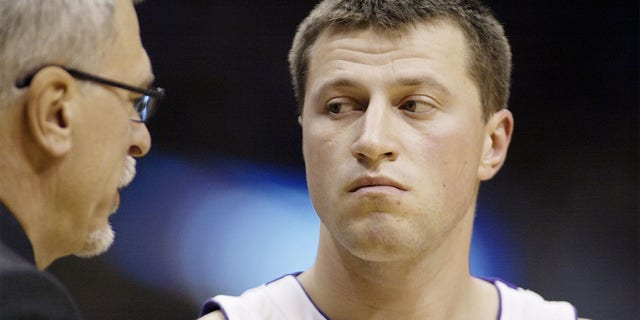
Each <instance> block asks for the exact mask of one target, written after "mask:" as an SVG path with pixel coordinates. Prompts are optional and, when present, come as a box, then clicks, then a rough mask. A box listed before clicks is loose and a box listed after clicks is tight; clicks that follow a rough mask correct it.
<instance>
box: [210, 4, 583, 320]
mask: <svg viewBox="0 0 640 320" xmlns="http://www.w3.org/2000/svg"><path fill="white" fill-rule="evenodd" d="M289 62H290V68H291V75H292V78H293V84H294V89H295V92H296V97H297V98H298V101H299V104H300V118H299V122H300V125H301V126H302V133H303V135H302V136H303V146H302V149H303V155H304V159H305V165H306V175H307V183H308V187H309V193H310V196H311V199H312V202H313V205H314V208H315V210H316V212H317V213H318V215H319V217H320V220H321V222H322V223H321V229H320V243H319V248H318V254H317V258H316V262H315V264H314V265H313V266H312V267H311V268H310V269H309V270H306V271H305V272H302V273H300V274H294V275H290V276H285V277H283V278H281V279H279V280H276V281H274V282H271V283H269V284H266V285H263V286H261V287H258V288H255V289H252V290H249V291H247V292H246V293H244V294H243V295H242V296H240V297H228V296H217V297H215V298H213V299H211V300H210V301H208V302H207V303H206V304H205V307H204V310H203V314H207V313H208V312H211V311H213V312H212V313H209V315H207V316H205V317H203V318H204V319H225V318H226V319H230V320H236V319H403V320H406V319H492V320H494V319H509V320H519V319H576V312H575V309H574V308H573V306H571V305H570V304H569V303H567V302H548V301H544V300H543V299H542V298H541V297H540V296H538V295H537V294H535V293H533V292H530V291H525V290H522V289H515V288H511V287H509V286H508V285H507V284H506V283H504V282H500V281H489V280H483V279H478V278H475V277H473V276H471V274H470V271H469V248H470V242H471V233H472V228H473V220H474V211H475V203H476V200H477V196H478V189H479V185H480V182H481V181H486V180H489V179H491V178H492V177H493V176H494V175H495V174H496V173H497V172H498V171H499V169H500V168H501V166H502V164H503V163H504V161H505V158H506V155H507V149H508V147H509V143H510V140H511V136H512V132H513V117H512V115H511V112H510V111H509V110H507V109H506V106H507V100H508V96H509V81H510V79H509V77H510V69H511V52H510V47H509V44H508V41H507V39H506V37H505V35H504V32H503V29H502V26H501V25H500V23H499V22H498V21H496V19H495V18H494V17H493V16H492V14H491V12H490V11H489V10H488V9H487V8H486V7H484V6H483V5H482V4H480V3H478V2H477V1H458V0H431V1H429V0H413V1H410V0H405V1H398V0H371V1H362V0H327V1H323V2H321V3H320V4H319V5H318V6H317V7H316V8H315V9H314V10H313V12H311V14H310V15H309V16H308V17H307V18H306V19H305V20H304V21H303V22H302V24H301V25H300V28H299V29H298V32H297V34H296V36H295V39H294V41H293V47H292V49H291V52H290V56H289Z"/></svg>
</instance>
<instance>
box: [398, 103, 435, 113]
mask: <svg viewBox="0 0 640 320" xmlns="http://www.w3.org/2000/svg"><path fill="white" fill-rule="evenodd" d="M433 108H434V106H433V105H432V104H431V103H428V102H425V101H418V100H408V101H405V102H403V103H402V104H401V105H400V107H399V109H400V110H406V111H408V112H412V113H425V112H429V111H431V110H432V109H433Z"/></svg>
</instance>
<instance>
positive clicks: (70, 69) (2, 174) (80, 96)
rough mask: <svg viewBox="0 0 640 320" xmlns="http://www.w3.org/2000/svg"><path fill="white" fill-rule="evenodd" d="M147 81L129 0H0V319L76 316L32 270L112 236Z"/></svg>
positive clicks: (52, 283) (141, 126)
mask: <svg viewBox="0 0 640 320" xmlns="http://www.w3.org/2000/svg"><path fill="white" fill-rule="evenodd" d="M152 80H153V74H152V71H151V64H150V61H149V58H148V56H147V53H146V51H145V50H144V48H143V46H142V43H141V40H140V36H139V28H138V20H137V16H136V12H135V9H134V8H133V2H132V1H131V0H95V1H81V0H76V1H44V0H21V1H5V0H2V1H0V211H1V213H0V217H1V219H2V233H1V236H2V243H1V244H0V276H1V279H0V318H2V319H14V318H17V319H23V318H29V319H41V318H42V319H45V318H46V319H71V318H74V317H77V316H78V312H77V308H76V307H75V305H74V303H73V302H72V300H71V299H70V297H69V296H68V294H67V293H66V291H65V290H64V288H63V287H62V286H61V285H60V284H59V283H58V282H57V281H56V280H55V279H54V278H53V277H52V276H50V275H49V274H47V273H45V272H41V271H39V270H37V269H44V268H46V267H47V266H48V265H50V264H51V263H52V262H53V261H54V260H55V259H58V258H60V257H63V256H66V255H70V254H75V255H78V256H84V257H89V256H94V255H97V254H100V253H102V252H104V251H106V250H107V249H108V248H109V246H110V245H111V243H112V242H113V238H114V234H113V231H112V230H111V226H110V225H109V221H108V218H109V215H111V214H112V213H113V212H114V211H115V210H116V209H117V207H118V205H119V201H120V196H119V194H118V191H119V189H120V188H122V187H124V186H126V185H127V184H128V183H129V182H131V180H132V179H133V177H134V175H135V159H134V158H135V157H142V156H144V155H145V154H146V153H147V152H148V151H149V148H150V146H151V138H150V135H149V131H148V130H147V128H146V126H145V123H144V121H145V120H147V118H148V116H149V115H150V114H151V113H152V111H153V110H154V106H155V104H156V102H157V100H158V99H160V98H162V97H163V95H164V92H163V90H162V89H159V88H157V89H148V86H149V85H150V84H151V82H152ZM34 263H35V266H36V267H37V269H36V268H35V267H34V266H33V264H34Z"/></svg>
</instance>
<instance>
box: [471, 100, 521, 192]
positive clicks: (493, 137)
mask: <svg viewBox="0 0 640 320" xmlns="http://www.w3.org/2000/svg"><path fill="white" fill-rule="evenodd" d="M512 134H513V115H512V114H511V111H509V110H507V109H502V110H500V111H498V112H496V113H494V114H493V115H492V116H491V117H490V118H489V120H488V121H487V124H486V127H485V138H484V139H485V140H484V145H483V147H482V158H481V159H480V166H479V167H478V179H480V180H481V181H485V180H489V179H491V178H492V177H493V176H494V175H495V174H496V173H497V172H498V171H499V170H500V168H501V167H502V164H504V161H505V160H506V158H507V151H508V149H509V143H510V142H511V136H512Z"/></svg>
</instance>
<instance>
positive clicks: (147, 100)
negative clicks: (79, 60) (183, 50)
mask: <svg viewBox="0 0 640 320" xmlns="http://www.w3.org/2000/svg"><path fill="white" fill-rule="evenodd" d="M45 67H46V66H45ZM56 67H60V68H62V69H63V70H65V71H66V72H68V73H69V74H70V75H71V76H72V77H74V78H76V79H79V80H86V81H93V82H96V83H100V84H104V85H108V86H112V87H116V88H120V89H124V90H128V91H132V92H136V93H139V94H141V95H142V96H140V97H139V98H137V99H136V101H135V102H134V104H133V108H134V109H135V110H136V113H137V114H138V116H139V119H131V121H135V122H140V123H142V122H147V120H149V118H150V117H151V116H152V115H153V113H154V112H155V110H156V106H157V105H158V101H160V100H161V99H162V98H164V96H165V93H164V89H162V88H160V87H157V88H149V89H144V88H139V87H134V86H130V85H128V84H124V83H122V82H117V81H113V80H109V79H105V78H102V77H98V76H95V75H92V74H89V73H86V72H82V71H80V70H76V69H72V68H67V67H63V66H58V65H56ZM43 68H44V67H42V68H40V69H38V70H36V71H35V72H32V73H30V74H29V75H28V76H27V77H25V78H24V79H22V80H19V81H17V82H16V87H18V88H25V87H28V86H29V85H31V81H32V80H33V78H34V77H35V76H36V74H37V73H38V72H40V70H42V69H43Z"/></svg>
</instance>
